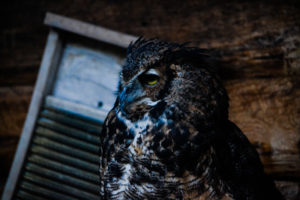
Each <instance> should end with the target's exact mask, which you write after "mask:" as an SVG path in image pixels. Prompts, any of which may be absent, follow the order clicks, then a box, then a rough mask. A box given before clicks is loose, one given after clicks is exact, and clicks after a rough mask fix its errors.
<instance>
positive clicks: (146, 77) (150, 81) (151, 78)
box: [139, 74, 159, 86]
mask: <svg viewBox="0 0 300 200" xmlns="http://www.w3.org/2000/svg"><path fill="white" fill-rule="evenodd" d="M139 80H140V82H141V83H142V84H143V85H145V86H154V85H156V84H157V83H158V82H159V76H157V75H155V74H143V75H141V76H140V77H139Z"/></svg>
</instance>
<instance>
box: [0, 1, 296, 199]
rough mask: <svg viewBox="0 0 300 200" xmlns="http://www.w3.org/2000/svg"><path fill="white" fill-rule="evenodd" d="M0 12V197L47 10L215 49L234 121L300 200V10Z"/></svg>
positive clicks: (166, 7) (15, 5)
mask: <svg viewBox="0 0 300 200" xmlns="http://www.w3.org/2000/svg"><path fill="white" fill-rule="evenodd" d="M4 2H6V3H2V5H1V7H0V11H1V14H2V15H1V23H0V26H1V29H0V30H1V32H0V124H1V126H0V145H1V148H0V166H1V170H0V182H1V186H0V192H1V190H2V188H3V184H4V182H5V180H6V177H7V174H8V172H9V168H10V164H11V161H12V158H13V155H14V152H15V148H16V145H17V142H18V139H19V136H20V133H21V130H22V126H23V123H24V120H25V117H26V113H27V109H28V106H29V102H30V98H31V95H32V91H33V86H34V82H35V80H36V77H37V72H38V69H39V65H40V61H41V56H42V53H43V49H44V47H45V42H46V37H47V33H48V28H47V27H46V26H44V25H43V19H44V17H45V12H46V11H51V12H54V13H57V14H60V15H65V16H68V17H72V18H76V19H79V20H82V21H86V22H90V23H93V24H95V25H100V26H104V27H107V28H111V29H114V30H118V31H122V32H125V33H129V34H132V35H137V36H138V35H144V36H145V37H149V38H152V37H159V38H160V39H164V40H168V41H175V42H185V41H192V42H193V44H194V45H195V46H199V47H202V48H210V49H215V50H216V51H217V52H218V53H219V54H220V55H221V56H222V69H221V75H222V78H223V79H224V84H225V86H226V88H227V90H228V93H229V96H230V99H231V101H230V119H231V120H233V121H234V122H235V123H236V124H237V125H238V126H239V127H240V128H241V129H242V131H243V132H244V133H245V134H246V135H247V136H248V137H249V139H250V140H251V142H252V143H253V144H254V145H255V146H256V147H257V149H258V150H259V152H260V153H261V158H262V160H263V162H264V164H265V167H266V171H267V172H268V173H270V174H271V175H272V176H273V177H275V178H276V179H277V180H278V182H277V183H278V185H279V187H280V189H281V190H282V191H283V193H284V194H285V195H286V196H287V197H288V199H297V198H300V187H299V182H300V174H299V169H300V154H299V149H300V87H299V86H300V78H299V77H300V2H299V1H297V0H282V1H278V0H275V1H267V0H265V1H250V0H248V1H243V2H242V3H241V2H239V1H220V0H210V1H208V0H202V1H199V0H198V1H196V0H190V1H187V2H185V3H183V1H171V0H166V1H158V0H144V1H139V0H132V1H126V0H123V1H121V0H106V1H95V0H61V1H46V0H39V1H37V0H27V1H18V0H10V1H8V0H6V1H4Z"/></svg>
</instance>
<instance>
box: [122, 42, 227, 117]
mask: <svg viewBox="0 0 300 200" xmlns="http://www.w3.org/2000/svg"><path fill="white" fill-rule="evenodd" d="M211 61H212V57H211V56H209V55H208V54H207V51H206V50H203V49H198V48H192V47H187V46H186V45H185V44H176V43H168V42H163V41H160V40H158V39H150V40H145V39H143V38H140V39H138V40H137V41H136V42H135V43H134V44H131V45H130V46H129V47H128V50H127V57H126V62H125V64H124V66H123V69H122V71H121V74H120V82H119V92H118V98H117V106H118V107H119V109H120V110H121V112H122V115H123V116H125V117H127V118H128V119H131V120H133V121H135V120H138V119H140V118H141V117H143V116H144V115H145V114H146V113H148V114H149V115H150V116H151V117H153V118H157V117H159V116H160V115H161V114H162V113H163V112H165V113H168V115H170V117H173V118H178V117H179V118H182V119H183V118H185V119H186V120H196V119H199V118H202V117H205V118H206V117H212V118H215V117H217V118H219V117H226V118H227V107H228V99H227V94H226V91H225V89H224V88H223V86H222V84H221V82H220V80H219V78H218V76H217V75H216V72H215V71H216V70H215V66H213V65H212V64H211ZM215 115H216V116H215Z"/></svg>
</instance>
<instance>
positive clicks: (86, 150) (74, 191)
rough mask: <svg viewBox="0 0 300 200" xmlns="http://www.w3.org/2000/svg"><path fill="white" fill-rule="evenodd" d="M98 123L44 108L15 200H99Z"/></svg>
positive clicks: (54, 109) (87, 118)
mask: <svg viewBox="0 0 300 200" xmlns="http://www.w3.org/2000/svg"><path fill="white" fill-rule="evenodd" d="M101 126H102V122H101V121H100V120H96V119H92V118H90V117H84V116H82V115H78V114H74V113H71V112H68V111H66V110H62V109H59V108H57V107H53V106H51V105H45V106H44V108H43V109H42V111H41V112H40V115H39V119H38V121H37V124H36V127H35V133H34V136H33V139H32V143H31V145H30V150H29V152H28V154H27V159H26V162H25V165H24V167H23V172H22V175H21V178H20V180H19V184H18V188H17V191H16V193H15V199H24V200H35V199H36V200H44V199H63V200H66V199H90V200H93V199H97V200H98V199H99V196H98V187H99V175H98V163H99V157H98V147H99V142H100V141H99V134H100V132H101Z"/></svg>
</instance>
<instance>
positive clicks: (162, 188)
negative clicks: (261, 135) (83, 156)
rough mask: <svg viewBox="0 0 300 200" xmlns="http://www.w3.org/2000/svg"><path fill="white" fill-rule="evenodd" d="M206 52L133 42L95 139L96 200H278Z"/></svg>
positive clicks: (151, 42) (164, 44)
mask: <svg viewBox="0 0 300 200" xmlns="http://www.w3.org/2000/svg"><path fill="white" fill-rule="evenodd" d="M210 60H211V57H210V56H209V55H207V54H206V51H204V50H201V49H197V48H192V47H187V46H186V45H181V44H175V43H167V42H163V41H159V40H158V39H150V40H146V39H143V38H140V39H139V40H137V41H136V42H135V43H134V44H131V45H130V46H129V47H128V50H127V57H126V61H125V64H124V66H123V68H122V71H121V74H120V81H119V88H118V93H117V100H116V102H115V104H114V107H113V108H112V110H111V111H110V112H109V114H108V116H107V118H106V120H105V122H104V127H103V131H102V134H101V147H100V194H101V197H102V199H118V200H121V199H141V200H142V199H153V200H154V199H170V200H171V199H249V200H250V199H251V200H252V199H253V200H254V199H255V200H257V199H281V198H282V197H281V194H280V193H279V192H278V191H277V189H276V188H275V185H274V183H273V182H272V181H271V180H269V179H268V177H267V176H266V175H265V174H264V171H263V166H262V164H261V162H260V160H259V156H258V154H257V152H256V150H255V149H254V148H253V147H252V146H251V144H250V143H249V141H248V140H247V138H246V137H245V136H244V134H243V133H242V132H241V131H240V129H239V128H238V127H237V126H236V125H235V124H233V123H232V122H230V121H229V120H228V97H227V93H226V91H225V89H224V87H223V86H222V84H221V81H220V79H219V78H218V76H217V75H216V73H215V70H214V67H213V66H212V65H211V64H210Z"/></svg>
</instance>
